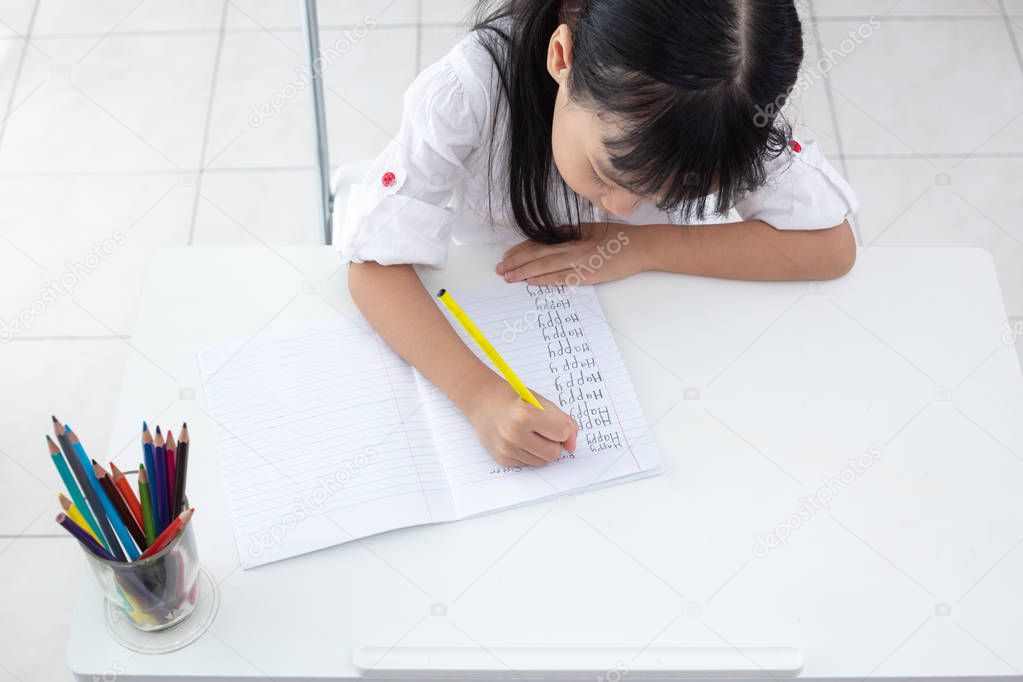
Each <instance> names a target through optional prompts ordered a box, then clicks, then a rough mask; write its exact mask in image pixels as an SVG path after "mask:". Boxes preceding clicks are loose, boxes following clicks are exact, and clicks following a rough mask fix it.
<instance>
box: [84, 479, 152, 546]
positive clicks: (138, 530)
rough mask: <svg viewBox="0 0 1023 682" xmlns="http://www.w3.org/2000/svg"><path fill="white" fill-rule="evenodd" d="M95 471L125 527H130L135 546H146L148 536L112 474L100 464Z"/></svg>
mask: <svg viewBox="0 0 1023 682" xmlns="http://www.w3.org/2000/svg"><path fill="white" fill-rule="evenodd" d="M92 467H93V471H94V472H95V473H96V478H98V479H99V484H100V485H101V486H103V492H105V493H106V494H107V498H109V500H110V502H111V503H112V504H113V505H114V509H115V510H116V511H117V516H118V519H119V520H120V521H121V522H122V523H123V524H124V527H125V528H127V529H128V533H129V534H130V535H131V539H132V540H134V541H135V546H136V547H138V548H139V550H140V551H141V550H143V549H145V548H146V536H145V534H144V533H143V532H142V526H140V525H139V524H138V522H137V521H136V520H135V517H134V516H132V515H131V510H130V509H128V503H127V502H125V501H124V498H123V497H121V493H120V492H119V491H118V490H117V486H116V485H114V479H113V478H111V477H110V474H109V473H107V471H106V470H105V469H104V468H103V467H101V466H100V465H99V464H95V463H94V464H93V465H92Z"/></svg>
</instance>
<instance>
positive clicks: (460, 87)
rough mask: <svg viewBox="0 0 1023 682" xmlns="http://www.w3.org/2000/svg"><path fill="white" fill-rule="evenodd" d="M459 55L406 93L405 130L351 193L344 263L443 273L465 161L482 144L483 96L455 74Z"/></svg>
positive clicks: (343, 232)
mask: <svg viewBox="0 0 1023 682" xmlns="http://www.w3.org/2000/svg"><path fill="white" fill-rule="evenodd" d="M457 50H458V47H456V48H455V50H452V52H451V53H449V55H448V56H447V57H445V58H444V59H442V60H441V61H439V62H437V63H435V64H433V65H432V66H430V67H429V68H427V69H426V70H424V71H423V72H422V73H421V74H419V76H418V77H417V78H416V80H415V82H413V83H412V85H411V86H409V88H408V90H407V91H406V92H405V98H404V112H403V114H402V120H401V127H400V129H399V131H398V135H397V137H395V138H394V139H393V140H391V142H390V143H389V144H388V145H387V147H386V148H385V149H384V150H383V152H381V153H380V155H379V156H378V157H377V158H376V159H375V160H374V161H373V163H372V164H371V166H370V169H369V171H368V172H367V173H366V175H365V176H364V177H363V179H362V182H361V183H359V184H356V185H353V186H352V187H351V190H350V194H349V198H348V202H347V205H346V210H345V215H344V217H343V219H342V218H341V216H336V218H337V219H339V220H342V221H343V222H342V223H341V229H340V232H339V239H338V240H337V242H338V243H337V244H336V246H337V249H338V250H339V251H340V252H341V257H342V259H343V260H344V261H346V262H355V263H361V262H363V261H376V262H378V263H380V264H382V265H394V264H413V265H429V266H433V267H443V266H444V264H445V262H446V260H447V251H448V243H449V240H450V236H451V227H452V222H453V221H454V214H453V212H452V211H451V210H450V208H449V207H448V204H449V202H450V201H451V198H452V195H453V193H454V189H455V187H456V186H457V184H458V183H459V181H460V180H461V179H462V177H463V175H464V174H465V160H466V159H467V157H468V156H469V155H470V154H472V153H473V152H474V151H475V150H477V149H479V148H481V146H482V145H484V144H485V142H484V139H483V138H484V136H483V131H484V122H485V120H487V118H488V116H489V114H488V110H489V98H488V96H487V92H486V90H485V88H484V87H483V86H482V85H481V84H480V83H479V82H478V81H475V80H471V79H468V78H465V77H464V76H463V75H462V74H463V71H462V70H460V69H458V68H456V63H455V60H457V58H458V55H457Z"/></svg>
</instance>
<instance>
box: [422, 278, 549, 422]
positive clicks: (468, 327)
mask: <svg viewBox="0 0 1023 682" xmlns="http://www.w3.org/2000/svg"><path fill="white" fill-rule="evenodd" d="M437 298H439V299H440V300H441V301H443V302H444V305H446V306H447V308H448V310H450V311H451V314H452V315H454V317H455V319H456V320H458V321H459V322H460V323H461V324H462V326H463V327H465V331H467V332H469V336H471V337H472V338H473V341H475V342H476V343H477V344H478V345H479V347H480V348H482V349H483V352H484V353H486V354H487V357H488V358H490V361H491V362H493V363H494V365H495V366H496V367H497V369H498V370H499V371H500V372H501V374H503V375H504V378H505V379H507V380H508V383H509V384H511V387H512V388H514V389H515V392H516V393H518V394H519V397H520V398H522V399H523V400H525V401H526V402H527V403H529V404H530V405H532V406H533V407H535V408H537V409H539V410H543V405H541V404H540V401H539V400H537V399H536V396H534V395H533V394H532V393H530V391H529V389H528V388H526V385H525V384H524V383H522V380H521V379H519V378H518V376H516V374H515V372H513V371H512V368H511V367H509V366H508V363H507V362H505V361H504V358H502V357H501V356H500V355H498V353H497V351H496V350H494V347H493V346H492V345H490V342H489V341H487V337H485V336H483V332H481V331H480V330H479V328H477V327H476V325H475V324H473V321H472V320H470V319H469V316H468V315H466V314H465V311H464V310H462V309H461V308H460V307H459V305H458V304H457V303H455V299H453V298H451V294H449V293H448V292H447V290H446V289H441V290H440V291H438V292H437Z"/></svg>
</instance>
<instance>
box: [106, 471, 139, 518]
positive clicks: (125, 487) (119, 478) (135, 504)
mask: <svg viewBox="0 0 1023 682" xmlns="http://www.w3.org/2000/svg"><path fill="white" fill-rule="evenodd" d="M110 478H112V479H114V485H115V486H116V487H117V490H118V492H120V493H121V497H123V498H124V503H125V504H127V505H128V509H130V510H131V515H132V516H134V517H135V520H136V521H137V522H138V524H139V528H142V527H143V526H144V525H145V524H144V523H143V522H142V504H141V503H139V498H138V497H136V496H135V491H134V490H132V489H131V484H130V483H128V479H127V478H125V477H124V474H123V473H121V470H120V469H118V468H117V465H116V464H114V463H113V462H111V463H110Z"/></svg>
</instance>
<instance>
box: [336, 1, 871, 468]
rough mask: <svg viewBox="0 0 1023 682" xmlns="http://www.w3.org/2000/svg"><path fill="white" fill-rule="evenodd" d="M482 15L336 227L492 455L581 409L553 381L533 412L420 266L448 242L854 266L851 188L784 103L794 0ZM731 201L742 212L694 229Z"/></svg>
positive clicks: (626, 266)
mask: <svg viewBox="0 0 1023 682" xmlns="http://www.w3.org/2000/svg"><path fill="white" fill-rule="evenodd" d="M483 4H484V5H485V4H486V3H483ZM484 11H485V10H484V9H483V7H482V6H481V9H480V10H479V16H480V17H481V19H480V20H479V22H478V23H477V25H476V27H475V29H474V30H473V31H472V32H471V33H470V34H469V36H468V37H466V38H465V39H463V40H462V41H461V43H459V44H458V45H456V46H455V48H454V49H452V50H451V52H450V53H448V55H447V56H446V57H444V58H443V59H442V60H441V61H439V62H438V63H436V64H434V65H433V66H431V67H430V68H428V69H426V70H425V71H424V72H423V73H422V74H420V76H419V77H418V78H417V79H416V81H415V82H414V83H413V84H412V86H411V87H410V88H409V89H408V91H407V93H406V94H405V111H404V116H403V120H402V124H401V130H400V131H399V133H398V136H397V138H396V139H395V140H394V141H393V142H392V143H391V144H390V145H389V146H388V147H387V149H386V150H385V151H384V152H383V153H382V154H381V155H380V156H379V157H378V158H377V160H376V161H375V162H374V164H373V167H372V169H371V170H370V172H369V173H368V174H367V176H366V178H365V179H364V182H363V184H361V185H356V186H354V187H353V188H352V191H351V195H350V199H349V202H348V206H347V211H346V215H345V217H344V222H343V225H342V227H341V230H340V238H339V240H338V241H339V248H340V250H341V253H342V256H343V258H344V259H345V260H346V261H349V262H350V263H351V266H350V269H349V288H350V290H351V293H352V296H353V298H354V299H355V301H356V303H357V304H358V305H359V307H360V308H361V310H362V311H363V313H364V314H365V316H366V317H367V318H368V319H369V321H370V323H371V324H372V325H373V326H374V328H375V329H376V330H377V332H378V333H379V334H380V335H381V336H382V337H383V338H384V339H385V340H386V341H387V342H388V343H389V344H390V345H391V346H392V347H393V348H394V349H395V351H397V352H398V353H399V354H400V355H401V356H402V357H403V358H404V359H405V360H406V361H408V362H409V363H411V364H412V365H414V366H415V367H417V368H418V369H419V370H420V371H421V372H422V373H423V374H424V375H425V376H426V377H427V378H428V379H429V380H430V381H432V382H433V383H434V384H435V385H436V386H438V387H439V388H440V389H441V390H443V391H444V392H445V393H446V394H447V395H448V396H449V397H450V398H451V400H452V401H453V402H454V403H455V404H456V405H457V406H458V407H459V408H460V409H461V410H462V411H463V412H464V413H465V415H466V416H467V417H468V418H469V420H470V421H471V422H472V424H473V426H474V427H475V428H476V431H477V433H478V435H479V438H480V441H481V442H482V443H483V445H484V446H485V447H486V448H487V449H488V450H489V452H490V453H491V454H492V455H493V456H494V459H496V460H497V461H498V463H500V464H501V465H503V466H522V465H535V466H541V465H543V464H545V463H547V462H550V461H553V460H555V459H556V458H557V457H558V456H559V455H560V453H561V449H562V448H565V449H567V450H569V451H571V450H574V448H575V441H576V432H577V427H576V424H575V422H574V421H573V420H572V419H571V418H570V417H569V416H568V415H566V414H565V413H564V412H562V411H561V410H560V409H558V408H557V406H555V405H553V404H552V403H551V402H550V401H548V400H546V399H544V398H543V397H539V399H540V400H541V401H542V402H543V404H544V407H545V409H544V410H543V411H540V410H537V409H535V408H533V407H530V406H529V405H528V404H526V403H525V402H524V401H522V400H520V399H519V398H518V396H517V395H516V393H515V392H514V391H513V390H512V389H511V387H510V386H509V385H508V384H507V383H506V382H505V381H504V380H503V379H502V378H501V377H500V376H498V375H497V374H495V373H494V372H493V371H491V370H490V369H489V368H488V367H487V366H486V365H484V364H483V363H482V362H480V361H479V360H478V359H477V358H476V356H475V355H474V354H473V353H472V352H471V351H470V350H469V349H468V348H467V347H466V346H465V345H464V344H463V343H462V341H461V340H460V339H459V337H458V336H457V335H456V334H455V332H454V331H453V330H452V328H451V326H450V325H449V324H448V322H447V320H446V319H445V317H444V315H443V314H442V313H441V312H440V310H439V309H438V308H437V306H436V305H435V304H434V302H433V301H432V299H431V296H430V294H429V293H428V292H427V291H426V290H425V288H424V287H423V285H422V283H421V282H420V280H419V278H418V276H417V275H416V273H415V271H414V270H413V268H412V266H413V265H426V266H434V267H442V266H443V265H444V263H445V259H446V253H447V248H448V243H449V241H450V240H451V239H454V240H455V241H457V242H459V243H463V244H464V243H481V242H493V241H504V242H509V243H510V242H514V241H520V243H519V244H517V245H516V246H514V247H512V248H511V249H509V250H508V251H507V252H506V253H505V254H504V256H503V258H502V259H501V261H500V262H499V263H496V264H495V268H496V271H497V273H498V274H499V275H501V276H503V277H504V279H505V280H507V281H508V282H522V281H526V282H529V283H532V284H551V283H563V282H565V281H566V280H568V281H569V282H574V283H578V282H579V281H580V280H579V276H578V272H579V268H578V267H576V265H577V264H579V263H588V262H591V261H590V257H591V256H592V255H594V254H604V253H605V250H604V249H605V246H606V245H608V244H609V243H610V242H611V241H612V240H618V242H619V244H617V245H616V248H612V249H608V251H609V252H611V253H616V255H615V256H614V257H612V258H609V259H605V258H601V261H603V265H602V266H601V267H600V268H598V269H596V270H593V271H589V270H587V271H586V273H587V274H586V276H585V278H584V279H583V280H582V281H584V282H585V283H588V284H592V283H597V282H606V281H608V280H613V279H617V278H621V277H627V276H629V275H631V274H634V273H637V272H641V271H643V270H665V271H669V272H679V273H689V274H695V275H706V276H712V277H729V278H737V279H738V278H741V279H758V280H785V279H811V280H818V279H829V278H834V277H839V276H841V275H842V274H844V273H845V272H846V271H848V270H849V268H850V267H852V264H853V260H854V258H855V243H854V240H853V236H852V232H851V230H850V227H849V223H848V222H847V220H846V218H847V217H848V215H849V214H850V213H852V212H853V211H854V210H856V199H855V197H854V195H853V193H852V190H851V189H850V188H849V186H848V185H847V184H846V182H845V181H844V180H843V179H842V178H841V177H840V176H839V175H838V174H837V173H836V172H835V171H834V170H833V169H832V168H831V166H830V165H828V163H827V161H825V159H824V158H823V156H822V155H821V153H820V151H819V150H818V149H817V147H816V145H814V144H813V143H812V142H805V141H797V140H795V139H792V138H791V134H790V131H789V128H788V127H787V126H786V125H785V124H784V122H783V121H782V120H780V119H779V118H778V116H777V112H778V109H779V108H780V106H779V105H780V104H784V102H785V98H786V97H787V96H788V94H789V93H790V92H791V90H792V88H793V86H794V85H795V83H796V77H797V72H798V70H799V65H800V62H801V60H802V56H803V42H802V32H801V28H800V23H799V18H798V16H797V13H796V8H795V6H794V3H793V1H792V0H507V1H506V2H504V3H502V4H501V6H500V7H498V8H497V9H496V10H495V11H493V12H492V13H490V14H489V15H485V14H484ZM731 209H735V211H736V212H737V213H738V215H739V216H741V220H739V221H737V222H726V223H724V224H716V225H710V226H702V227H701V226H698V224H699V223H701V222H708V219H711V222H718V223H722V222H723V220H725V219H726V216H727V213H728V212H729V211H730V210H731ZM523 237H524V238H525V239H524V240H523ZM623 246H624V248H622V247H623ZM619 249H620V250H619ZM573 277H574V279H573Z"/></svg>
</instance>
